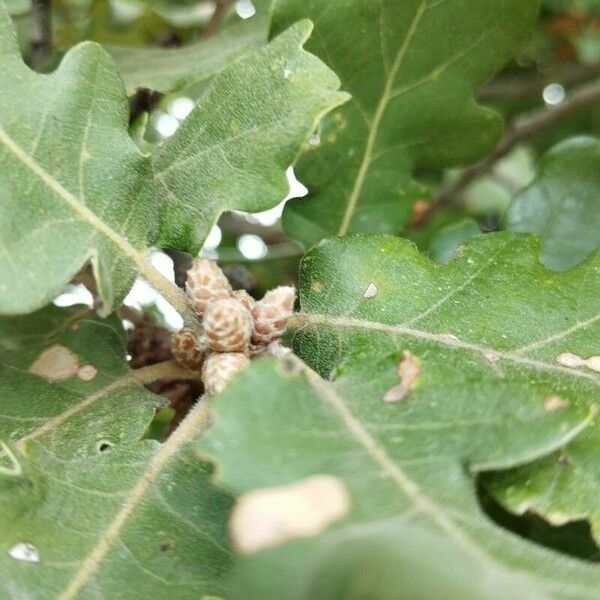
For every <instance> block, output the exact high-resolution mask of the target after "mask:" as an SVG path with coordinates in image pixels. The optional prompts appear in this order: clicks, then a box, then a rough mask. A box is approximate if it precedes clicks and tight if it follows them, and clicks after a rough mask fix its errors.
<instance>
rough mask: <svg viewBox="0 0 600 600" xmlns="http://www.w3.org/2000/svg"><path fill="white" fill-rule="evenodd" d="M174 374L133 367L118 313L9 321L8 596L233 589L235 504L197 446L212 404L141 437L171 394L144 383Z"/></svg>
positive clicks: (4, 556) (0, 434) (4, 326)
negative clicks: (230, 529)
mask: <svg viewBox="0 0 600 600" xmlns="http://www.w3.org/2000/svg"><path fill="white" fill-rule="evenodd" d="M163 371H164V372H163ZM180 371H181V369H180ZM177 373H178V370H177V369H175V370H173V366H172V365H171V366H170V369H166V368H165V366H164V365H161V366H150V367H146V368H143V369H139V370H137V371H131V370H129V368H128V366H127V363H126V361H125V347H124V340H123V331H122V327H121V325H120V322H119V320H118V319H116V318H112V319H109V320H101V319H99V318H97V317H94V316H93V314H92V313H90V311H89V309H87V308H82V307H74V308H71V309H67V310H65V309H58V308H56V307H48V308H47V309H44V310H42V311H40V312H38V313H35V314H33V315H29V316H27V317H20V318H12V319H0V573H1V574H2V589H3V591H4V593H5V594H7V595H8V597H11V598H12V597H14V598H17V597H18V598H22V597H27V598H47V597H53V598H54V597H56V598H62V599H67V598H75V597H83V598H88V597H98V596H101V597H106V598H115V597H127V598H140V599H144V598H157V597H161V598H165V597H177V598H190V599H191V598H197V597H198V594H200V596H202V595H203V594H207V595H220V594H221V593H222V591H223V584H222V578H223V574H224V573H225V572H226V571H227V570H228V568H229V564H230V551H229V549H228V543H227V537H226V533H225V528H224V527H225V525H224V524H225V519H226V514H227V512H228V510H229V507H230V504H231V502H230V500H229V498H228V496H227V495H225V494H223V493H221V492H219V491H217V490H215V489H214V488H213V487H212V486H211V485H210V483H209V481H208V476H207V473H206V472H205V469H204V467H203V466H202V464H201V463H200V462H199V461H198V460H197V458H196V456H195V455H194V454H193V453H192V452H191V448H190V447H189V441H190V440H191V439H193V438H194V437H195V436H196V435H197V433H198V432H199V430H200V429H201V427H202V423H203V421H204V418H205V417H204V413H205V411H206V407H205V406H204V404H203V403H202V402H200V403H198V404H197V405H196V407H195V408H194V409H193V410H192V412H191V413H190V415H189V418H187V419H185V420H184V421H183V422H182V424H181V425H180V426H179V428H178V429H177V430H176V432H175V433H174V434H173V435H171V436H170V437H169V438H168V440H167V441H166V442H164V443H162V444H161V443H158V442H157V441H155V440H149V439H143V436H144V433H145V431H146V430H147V428H148V426H149V424H150V421H151V420H152V417H153V415H154V409H155V407H156V406H157V405H160V404H162V403H163V402H164V399H163V398H160V397H159V396H155V395H154V394H151V393H150V392H148V391H147V390H146V389H145V388H144V387H143V384H144V383H146V382H149V381H150V380H152V379H155V378H157V377H160V376H161V375H162V376H163V377H173V376H177ZM179 375H180V376H183V374H182V373H179Z"/></svg>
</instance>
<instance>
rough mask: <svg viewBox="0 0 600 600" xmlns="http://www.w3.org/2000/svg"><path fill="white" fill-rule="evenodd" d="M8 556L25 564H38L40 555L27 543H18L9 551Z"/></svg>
mask: <svg viewBox="0 0 600 600" xmlns="http://www.w3.org/2000/svg"><path fill="white" fill-rule="evenodd" d="M8 555H9V556H10V557H12V558H14V559H16V560H23V561H25V562H32V563H39V562H40V553H39V552H38V549H37V548H36V547H35V546H34V545H33V544H30V543H29V542H19V543H18V544H15V545H14V546H13V547H12V548H11V549H10V550H9V551H8Z"/></svg>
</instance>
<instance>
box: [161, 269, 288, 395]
mask: <svg viewBox="0 0 600 600" xmlns="http://www.w3.org/2000/svg"><path fill="white" fill-rule="evenodd" d="M186 295H187V299H188V303H189V304H190V306H191V308H192V309H193V310H194V312H195V313H196V314H197V315H198V316H199V317H200V318H201V319H202V331H201V332H199V333H197V332H194V331H192V330H191V329H182V330H181V331H179V332H177V333H174V334H173V337H172V340H171V348H172V353H173V356H174V357H175V359H176V360H177V361H178V362H180V363H181V364H182V365H183V366H185V367H187V368H188V369H191V370H194V371H199V370H201V373H202V381H203V383H204V388H205V390H206V392H207V393H208V394H210V395H216V394H220V393H221V392H222V391H223V390H224V389H225V386H226V385H227V383H228V382H229V380H230V379H231V378H232V377H233V376H234V375H235V374H236V373H238V372H239V371H241V370H242V369H244V368H245V367H247V366H248V364H250V358H254V357H258V356H260V355H262V354H270V355H272V356H280V355H282V354H283V353H284V352H285V351H286V350H287V349H286V348H284V347H283V346H282V345H281V344H280V342H279V339H280V338H281V336H282V335H283V334H284V333H285V330H286V326H287V321H288V319H289V318H290V316H291V315H292V312H293V309H294V299H295V296H296V290H295V288H293V287H285V286H283V287H278V288H275V289H274V290H271V291H268V292H267V293H266V294H265V296H264V297H263V299H262V300H260V301H258V302H256V301H255V300H254V298H252V296H250V294H248V292H246V291H245V290H235V291H234V290H232V289H231V285H230V283H229V281H228V280H227V278H226V277H225V275H224V274H223V272H222V271H221V269H220V268H219V267H218V265H217V264H216V263H215V262H213V261H211V260H208V259H206V258H196V259H195V260H194V262H193V264H192V268H191V269H190V270H189V271H188V277H187V281H186Z"/></svg>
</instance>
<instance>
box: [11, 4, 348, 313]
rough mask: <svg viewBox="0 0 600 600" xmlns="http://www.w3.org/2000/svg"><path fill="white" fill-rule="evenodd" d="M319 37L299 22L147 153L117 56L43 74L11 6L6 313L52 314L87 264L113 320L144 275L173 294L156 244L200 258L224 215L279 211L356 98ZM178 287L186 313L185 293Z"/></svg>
mask: <svg viewBox="0 0 600 600" xmlns="http://www.w3.org/2000/svg"><path fill="white" fill-rule="evenodd" d="M309 31H310V25H309V24H308V23H306V22H305V23H303V24H299V25H298V26H296V27H294V28H292V29H291V30H290V31H288V32H286V33H284V34H282V35H281V36H280V37H279V38H277V39H276V40H274V41H273V42H272V43H271V44H269V45H267V46H266V47H265V48H264V49H263V50H261V51H260V52H258V53H257V54H254V55H252V56H249V57H247V58H246V59H243V60H241V61H239V62H237V63H235V64H233V65H231V66H230V67H229V68H227V69H225V70H224V71H223V72H222V73H221V74H220V75H219V76H218V77H216V78H215V79H214V80H213V82H212V85H211V87H210V89H209V90H208V91H207V92H206V94H205V96H204V97H203V100H202V102H201V104H200V105H199V106H198V107H196V109H195V110H194V111H193V112H192V114H191V115H190V117H189V118H188V119H187V120H186V121H185V123H184V124H183V125H182V127H181V128H180V129H179V130H178V132H177V133H176V134H175V136H173V138H171V139H170V140H169V141H168V142H167V143H165V144H164V145H163V146H162V147H160V148H159V149H157V150H156V152H155V154H154V155H152V156H149V155H146V154H142V153H141V152H140V150H139V149H138V148H137V147H136V145H135V143H134V141H133V140H132V139H131V137H130V136H129V134H128V130H127V120H128V114H127V113H128V103H127V97H126V94H125V90H124V88H123V85H122V82H121V79H120V77H119V75H118V73H117V70H116V67H115V65H114V62H113V61H112V59H111V58H110V57H109V56H108V55H107V54H106V52H105V51H104V50H102V49H101V48H100V46H98V45H96V44H92V43H83V44H80V45H79V46H76V47H75V48H73V49H72V50H71V51H70V52H68V53H67V55H66V56H65V58H64V60H63V62H62V64H61V65H60V67H59V69H58V70H57V71H56V72H55V73H53V74H51V75H39V74H36V73H34V72H33V71H30V70H29V69H28V68H27V67H26V66H25V65H24V63H23V62H22V60H21V57H20V55H19V51H18V48H17V45H16V40H15V36H14V31H13V29H12V25H11V23H10V18H9V17H8V14H7V13H6V10H5V8H4V5H3V4H2V2H1V0H0V81H2V90H3V91H2V102H1V103H0V163H2V169H1V170H0V314H12V313H24V312H30V311H32V310H34V309H36V308H39V307H41V306H43V305H44V304H46V303H47V302H49V301H50V300H51V299H52V298H53V297H54V296H55V295H56V294H57V293H58V292H59V291H60V290H61V289H62V287H63V286H64V285H65V284H66V283H67V282H68V281H69V280H70V279H71V278H72V277H73V275H74V274H75V273H77V272H78V271H79V270H80V269H81V267H82V266H83V265H84V264H85V263H86V262H87V261H88V260H89V261H91V264H92V267H93V269H94V273H95V276H96V279H97V281H98V292H99V298H100V301H101V303H102V310H103V311H104V312H109V311H110V310H111V309H112V308H113V307H114V306H115V305H117V304H118V303H119V302H120V301H121V300H122V299H123V297H124V295H125V294H126V292H127V291H128V289H129V287H130V285H131V283H132V281H133V279H134V277H135V275H136V274H137V273H140V274H141V275H142V276H143V277H145V278H146V279H148V280H149V281H150V283H152V285H154V286H155V287H158V289H159V290H160V291H161V292H164V291H165V289H164V288H165V282H164V281H163V279H162V277H161V276H160V275H158V274H157V272H156V271H155V270H154V269H153V267H152V265H151V264H150V263H149V261H148V260H147V249H148V246H151V245H153V244H162V245H166V246H174V247H177V248H179V249H182V250H197V249H198V247H199V246H200V245H201V244H202V242H203V241H204V238H205V236H206V234H207V233H208V231H209V230H210V227H211V226H212V224H213V223H214V222H215V221H216V219H217V218H218V216H219V215H220V214H221V212H223V211H224V210H227V209H243V210H262V209H265V208H268V207H271V206H274V205H275V204H277V203H278V202H279V201H280V200H281V199H282V198H283V197H284V196H285V194H286V192H287V187H286V180H285V175H284V173H285V170H286V168H287V166H288V165H289V164H290V163H291V162H292V161H293V160H294V158H295V156H296V154H297V152H298V148H299V147H300V145H301V144H302V142H303V141H304V140H305V139H306V137H307V136H308V135H309V134H310V131H311V130H312V129H313V128H314V125H315V122H316V121H317V120H318V119H319V118H320V117H321V116H322V115H323V114H324V113H325V112H327V110H329V109H330V108H331V107H333V106H337V105H338V104H339V103H340V102H342V101H344V100H345V98H346V96H345V95H344V94H341V93H339V92H337V91H336V90H337V87H338V84H339V81H338V80H337V78H336V77H335V75H334V74H333V73H332V72H331V71H330V70H329V69H328V68H327V67H325V66H324V65H323V63H321V62H320V61H319V60H318V59H317V58H315V57H314V56H312V55H310V54H308V53H306V52H304V51H303V50H302V49H301V45H302V43H303V41H304V40H305V39H306V37H307V36H308V34H309ZM285 69H290V70H291V73H290V74H289V76H287V77H286V75H285V73H284V72H285ZM25 98H26V99H27V101H26V102H25V101H24V99H25ZM152 169H154V172H152ZM167 287H168V285H167ZM166 292H167V296H168V299H169V301H171V302H172V303H174V304H176V308H177V309H178V310H179V311H180V312H181V313H182V314H183V313H185V311H186V305H185V301H184V299H182V298H181V294H178V293H177V292H176V291H175V292H174V291H173V290H169V289H167V290H166Z"/></svg>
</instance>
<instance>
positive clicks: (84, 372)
mask: <svg viewBox="0 0 600 600" xmlns="http://www.w3.org/2000/svg"><path fill="white" fill-rule="evenodd" d="M97 374H98V369H96V367H95V366H94V365H83V366H82V367H79V369H78V370H77V377H79V379H83V381H91V380H92V379H94V377H96V375H97Z"/></svg>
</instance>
